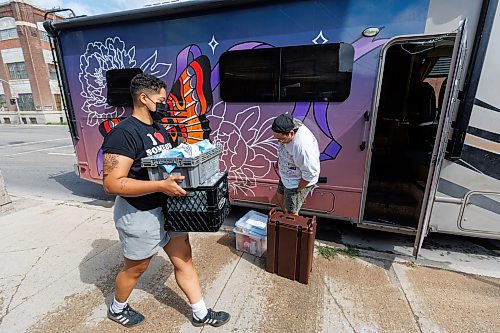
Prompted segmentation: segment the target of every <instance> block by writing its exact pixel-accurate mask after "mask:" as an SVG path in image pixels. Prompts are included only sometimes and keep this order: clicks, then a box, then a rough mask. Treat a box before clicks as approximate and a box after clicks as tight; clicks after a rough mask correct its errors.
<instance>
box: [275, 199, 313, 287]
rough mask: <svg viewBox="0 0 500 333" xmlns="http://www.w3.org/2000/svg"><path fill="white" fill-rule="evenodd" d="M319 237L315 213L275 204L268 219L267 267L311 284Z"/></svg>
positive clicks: (279, 273)
mask: <svg viewBox="0 0 500 333" xmlns="http://www.w3.org/2000/svg"><path fill="white" fill-rule="evenodd" d="M315 237H316V217H315V216H314V217H312V218H307V217H303V216H293V215H290V214H285V213H283V212H282V211H278V210H276V209H275V208H273V209H272V210H271V211H270V212H269V218H268V221H267V256H266V271H268V272H270V273H276V274H278V275H280V276H283V277H286V278H288V279H291V280H297V281H299V282H300V283H305V284H307V283H308V282H309V273H310V272H311V269H312V260H313V251H314V239H315Z"/></svg>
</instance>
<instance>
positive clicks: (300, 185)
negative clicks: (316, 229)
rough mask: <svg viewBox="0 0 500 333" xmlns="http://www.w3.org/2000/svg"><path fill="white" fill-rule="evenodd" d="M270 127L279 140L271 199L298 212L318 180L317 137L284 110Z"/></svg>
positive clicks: (295, 212)
mask: <svg viewBox="0 0 500 333" xmlns="http://www.w3.org/2000/svg"><path fill="white" fill-rule="evenodd" d="M271 129H272V131H273V136H274V137H275V138H276V139H277V140H278V142H279V146H278V163H277V165H278V170H277V171H278V175H279V178H280V180H279V184H278V189H277V191H276V195H275V198H274V201H275V202H276V203H277V204H278V205H279V207H280V208H281V209H282V210H283V211H284V212H287V213H290V214H293V215H298V214H299V211H300V209H301V207H302V205H303V204H304V201H305V200H306V197H307V195H309V193H311V191H312V189H313V187H314V186H315V185H316V183H317V182H318V179H319V172H320V160H319V155H320V154H319V147H318V140H316V138H315V137H314V134H312V132H311V131H310V130H309V129H308V128H307V127H306V126H305V125H304V124H302V123H301V122H300V121H298V120H296V119H294V118H293V117H292V116H290V115H289V114H287V113H284V114H281V115H279V116H278V117H276V118H275V119H274V121H273V124H272V126H271Z"/></svg>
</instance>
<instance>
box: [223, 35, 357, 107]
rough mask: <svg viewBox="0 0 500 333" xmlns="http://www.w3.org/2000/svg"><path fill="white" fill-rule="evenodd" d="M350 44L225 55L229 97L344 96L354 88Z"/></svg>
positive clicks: (233, 99)
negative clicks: (352, 86) (352, 84)
mask: <svg viewBox="0 0 500 333" xmlns="http://www.w3.org/2000/svg"><path fill="white" fill-rule="evenodd" d="M353 61H354V48H353V47H352V45H350V44H344V43H335V44H324V45H307V46H290V47H282V48H271V49H256V50H243V51H230V52H226V53H224V54H222V56H221V58H220V78H221V92H220V93H221V98H222V99H223V100H225V101H226V102H318V101H319V102H328V101H330V102H342V101H344V100H346V99H347V97H349V93H350V90H351V79H352V67H353Z"/></svg>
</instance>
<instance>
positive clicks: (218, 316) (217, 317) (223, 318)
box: [192, 309, 231, 327]
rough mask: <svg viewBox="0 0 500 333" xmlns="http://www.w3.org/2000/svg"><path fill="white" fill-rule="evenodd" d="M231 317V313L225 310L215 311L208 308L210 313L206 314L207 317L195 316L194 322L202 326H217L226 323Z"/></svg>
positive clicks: (197, 325)
mask: <svg viewBox="0 0 500 333" xmlns="http://www.w3.org/2000/svg"><path fill="white" fill-rule="evenodd" d="M230 318H231V315H229V313H227V312H224V311H217V312H216V311H213V310H212V309H208V314H207V315H206V316H205V318H203V319H201V320H199V319H196V318H195V317H194V316H193V320H192V323H193V325H194V326H196V327H201V326H203V325H205V324H208V325H212V326H215V327H219V326H222V325H224V324H225V323H227V322H228V321H229V319H230Z"/></svg>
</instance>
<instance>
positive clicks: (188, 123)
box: [96, 47, 213, 175]
mask: <svg viewBox="0 0 500 333" xmlns="http://www.w3.org/2000/svg"><path fill="white" fill-rule="evenodd" d="M191 48H192V47H187V48H185V49H184V50H183V51H181V52H180V53H179V55H178V61H177V65H178V66H177V68H178V69H177V71H178V72H177V74H176V79H175V81H174V82H173V84H172V85H171V87H172V88H171V89H170V91H169V93H168V96H167V100H166V103H167V105H168V108H167V109H168V111H167V114H166V116H165V117H164V118H162V119H161V120H160V123H161V124H162V125H163V126H164V127H165V129H166V130H167V132H168V133H169V135H170V139H171V140H172V142H186V143H195V142H198V141H202V140H204V139H208V138H209V136H210V132H211V129H210V125H209V120H208V119H207V116H206V115H207V112H208V111H210V109H211V108H212V106H213V95H212V89H211V84H210V79H211V72H212V69H211V67H210V60H209V59H208V57H206V56H205V55H201V54H199V55H198V56H197V57H196V58H194V59H192V60H191V61H188V60H189V58H192V54H193V51H192V50H191ZM194 50H195V51H196V50H197V49H196V48H195V49H194ZM195 54H196V53H195ZM123 119H125V117H114V118H108V119H105V120H104V121H102V122H101V123H100V124H99V133H100V134H101V135H102V137H105V136H106V135H107V134H108V133H109V132H110V131H111V130H112V129H113V128H114V127H115V126H116V125H118V123H119V122H120V121H121V120H123ZM96 166H97V171H98V173H99V175H101V174H102V170H103V152H102V149H100V150H99V151H98V153H97V157H96Z"/></svg>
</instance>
